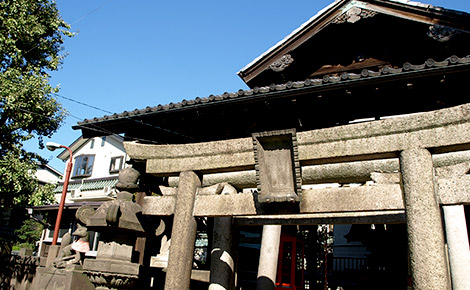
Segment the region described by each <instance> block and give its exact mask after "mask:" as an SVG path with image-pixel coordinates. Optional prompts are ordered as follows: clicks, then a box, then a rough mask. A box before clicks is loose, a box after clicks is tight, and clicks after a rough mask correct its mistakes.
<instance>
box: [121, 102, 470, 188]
mask: <svg viewBox="0 0 470 290" xmlns="http://www.w3.org/2000/svg"><path fill="white" fill-rule="evenodd" d="M469 112H470V104H465V105H461V106H456V107H452V108H448V109H442V110H437V111H431V112H426V113H421V114H417V115H411V116H405V117H397V118H391V119H386V120H379V121H373V122H368V123H358V124H350V125H346V126H338V127H333V128H326V129H320V130H313V131H307V132H298V133H297V140H298V145H299V160H300V161H301V162H302V163H303V165H304V166H305V165H307V164H310V165H313V164H319V163H324V160H323V159H330V158H333V159H335V161H340V160H343V159H344V160H345V161H351V160H350V159H351V158H353V159H354V158H355V159H359V160H360V159H364V156H366V157H370V156H371V155H374V154H375V155H377V154H378V155H380V156H383V157H398V156H397V152H399V151H401V150H405V149H408V148H413V147H423V148H437V147H442V148H439V150H438V151H439V152H446V151H451V150H452V146H461V145H462V144H467V145H465V146H463V147H465V148H469V146H468V144H469V143H470V117H469V115H470V113H469ZM124 144H125V147H126V150H127V152H128V154H129V156H130V157H131V158H134V159H147V173H152V174H155V175H162V176H165V175H176V174H178V172H182V171H185V170H198V171H199V172H202V173H204V174H206V173H211V172H217V171H219V172H221V171H227V170H230V171H234V170H243V169H254V165H255V160H254V154H253V148H252V140H251V138H242V139H233V140H224V141H215V142H206V143H193V144H172V145H144V144H137V143H132V142H124ZM463 147H461V148H459V149H460V150H462V149H463ZM376 170H378V169H376ZM369 173H370V172H369ZM224 181H226V180H224ZM231 184H233V185H235V183H233V182H231ZM235 186H236V185H235Z"/></svg>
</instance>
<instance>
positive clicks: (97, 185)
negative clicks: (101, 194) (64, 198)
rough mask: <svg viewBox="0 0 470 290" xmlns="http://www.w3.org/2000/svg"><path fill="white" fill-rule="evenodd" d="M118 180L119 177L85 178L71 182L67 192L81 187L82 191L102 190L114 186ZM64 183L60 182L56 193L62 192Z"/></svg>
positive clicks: (55, 190)
mask: <svg viewBox="0 0 470 290" xmlns="http://www.w3.org/2000/svg"><path fill="white" fill-rule="evenodd" d="M117 182H118V178H117V177H115V178H112V179H98V180H96V179H95V180H84V181H83V182H81V181H78V182H70V183H69V185H68V187H67V192H70V191H71V190H72V189H80V191H91V190H100V189H103V188H105V187H107V186H109V187H114V186H115V185H116V183H117ZM62 189H63V184H59V185H58V186H57V187H56V188H55V189H54V193H62Z"/></svg>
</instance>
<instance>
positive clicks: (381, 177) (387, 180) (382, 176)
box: [370, 172, 401, 184]
mask: <svg viewBox="0 0 470 290" xmlns="http://www.w3.org/2000/svg"><path fill="white" fill-rule="evenodd" d="M370 178H371V179H372V181H374V182H375V183H377V184H399V183H400V182H401V176H400V173H399V172H396V173H395V172H372V173H371V174H370Z"/></svg>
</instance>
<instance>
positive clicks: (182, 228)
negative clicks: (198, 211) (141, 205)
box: [165, 171, 201, 290]
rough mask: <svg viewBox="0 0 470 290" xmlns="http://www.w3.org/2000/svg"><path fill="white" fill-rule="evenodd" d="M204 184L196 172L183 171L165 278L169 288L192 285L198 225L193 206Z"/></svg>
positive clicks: (187, 287) (181, 287) (182, 287)
mask: <svg viewBox="0 0 470 290" xmlns="http://www.w3.org/2000/svg"><path fill="white" fill-rule="evenodd" d="M200 186H201V181H200V180H199V177H198V176H197V175H196V174H195V173H194V172H191V171H185V172H182V173H181V174H180V183H179V186H178V194H177V201H176V206H175V217H174V218H173V228H172V230H171V243H172V246H171V248H170V255H169V260H168V270H167V274H166V280H165V289H168V290H170V289H171V290H173V289H189V285H190V282H191V268H192V263H193V255H194V241H195V239H196V229H197V224H196V219H195V217H194V216H193V208H194V200H195V198H196V191H197V188H198V187H200Z"/></svg>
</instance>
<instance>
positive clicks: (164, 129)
mask: <svg viewBox="0 0 470 290" xmlns="http://www.w3.org/2000/svg"><path fill="white" fill-rule="evenodd" d="M0 76H2V77H3V78H4V79H6V80H9V81H11V82H15V83H17V84H20V85H22V86H25V87H26V86H28V85H27V84H24V83H22V82H20V81H18V80H13V79H10V78H8V77H6V76H4V75H0ZM51 95H54V96H57V97H60V98H63V99H66V100H69V101H71V102H74V103H77V104H80V105H82V106H86V107H89V108H92V109H95V110H98V111H101V112H104V113H107V114H111V115H112V114H113V112H110V111H107V110H104V109H101V108H99V107H96V106H93V105H89V104H87V103H84V102H81V101H77V100H75V99H72V98H69V97H66V96H63V95H61V94H58V93H51ZM124 119H128V120H130V121H132V122H135V123H137V124H139V125H145V126H148V127H151V128H154V129H157V130H161V131H164V132H167V133H170V134H173V135H177V136H181V137H184V138H187V139H190V140H195V138H194V137H191V136H187V135H185V134H181V133H179V132H176V131H173V130H169V129H166V128H162V127H160V126H157V125H153V124H149V123H147V122H144V121H142V120H136V119H134V118H131V117H129V116H127V117H124ZM81 120H84V119H81ZM88 125H90V124H88ZM95 126H96V125H95ZM96 127H97V126H96Z"/></svg>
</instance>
